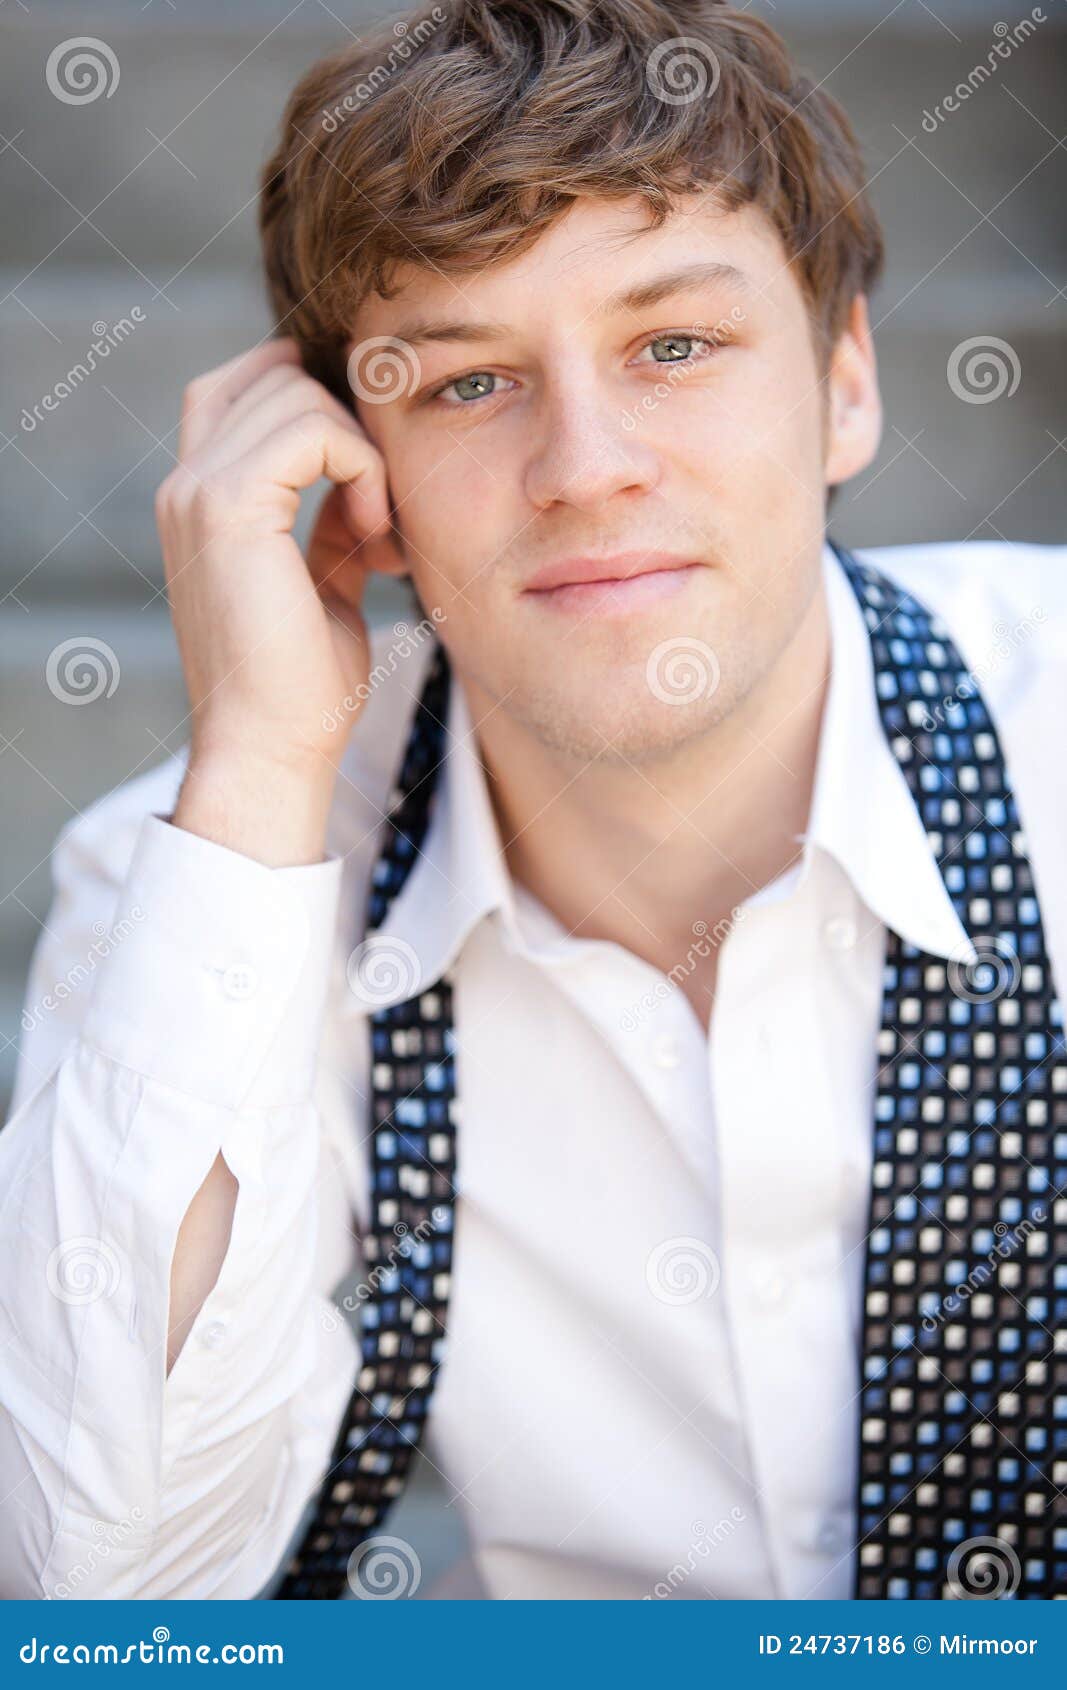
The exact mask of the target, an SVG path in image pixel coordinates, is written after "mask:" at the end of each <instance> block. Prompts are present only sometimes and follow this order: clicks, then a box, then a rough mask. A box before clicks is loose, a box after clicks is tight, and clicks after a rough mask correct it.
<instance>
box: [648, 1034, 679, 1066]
mask: <svg viewBox="0 0 1067 1690" xmlns="http://www.w3.org/2000/svg"><path fill="white" fill-rule="evenodd" d="M652 1060H653V1062H654V1063H655V1064H656V1067H657V1068H677V1066H678V1064H679V1063H680V1062H681V1060H682V1047H681V1045H680V1044H679V1043H678V1040H677V1039H675V1038H672V1037H671V1035H670V1034H669V1033H664V1034H662V1035H661V1036H660V1037H659V1038H658V1039H657V1040H656V1041H655V1043H654V1044H653V1046H652Z"/></svg>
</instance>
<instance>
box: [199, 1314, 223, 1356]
mask: <svg viewBox="0 0 1067 1690" xmlns="http://www.w3.org/2000/svg"><path fill="white" fill-rule="evenodd" d="M200 1342H201V1343H202V1344H203V1346H204V1348H205V1350H217V1349H219V1348H220V1346H221V1345H223V1344H224V1343H225V1342H226V1326H225V1323H224V1322H223V1321H221V1320H209V1321H208V1323H207V1325H206V1326H205V1327H204V1330H203V1331H202V1332H201V1334H200Z"/></svg>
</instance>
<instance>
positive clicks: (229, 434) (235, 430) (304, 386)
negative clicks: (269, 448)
mask: <svg viewBox="0 0 1067 1690" xmlns="http://www.w3.org/2000/svg"><path fill="white" fill-rule="evenodd" d="M280 375H281V377H282V379H281V380H280V381H278V382H277V383H276V384H275V386H274V388H273V390H268V391H267V392H266V393H265V394H263V393H260V395H259V397H258V399H257V398H256V397H255V396H254V394H255V390H256V389H257V388H259V386H260V384H259V382H254V383H253V384H252V386H251V387H250V388H246V389H245V391H244V393H242V394H241V396H240V398H239V399H237V400H235V401H234V403H233V406H232V407H231V408H230V410H229V411H227V413H226V414H225V416H223V417H222V419H221V420H220V422H219V426H218V428H217V429H216V431H215V434H214V435H213V437H212V439H211V441H210V443H209V445H208V446H206V447H205V449H204V450H203V451H202V452H201V453H199V454H198V455H197V457H196V459H195V461H194V465H193V467H195V469H196V471H197V473H198V474H199V475H202V476H205V475H209V474H210V473H211V472H212V471H214V470H219V469H224V468H225V467H226V466H227V464H232V463H236V462H237V460H238V458H242V457H244V456H245V455H246V454H249V453H251V452H253V451H255V450H256V448H257V447H258V446H259V445H260V444H261V443H262V441H264V440H266V439H268V437H269V436H270V435H272V434H274V433H275V432H276V431H277V430H278V429H280V428H281V427H282V426H283V425H284V424H285V423H287V422H291V421H292V420H294V419H295V418H296V417H300V416H303V415H304V414H305V413H308V412H312V411H318V410H321V411H324V412H325V413H327V414H328V415H329V416H331V417H333V418H334V419H335V420H336V421H337V422H338V423H340V424H341V426H342V427H344V428H350V429H352V430H353V432H354V433H356V434H358V435H361V436H362V437H363V438H366V436H365V435H364V434H363V430H362V429H361V428H360V426H359V423H358V422H357V421H356V419H355V417H353V416H352V415H351V414H350V412H348V411H346V410H345V408H344V406H343V405H342V404H341V403H340V401H339V400H337V399H335V398H334V396H333V394H332V393H328V392H327V391H326V389H325V388H324V387H323V386H322V385H321V383H320V382H317V381H315V380H313V378H312V377H311V376H309V375H306V374H305V373H304V372H303V370H293V369H284V370H282V371H281V372H280Z"/></svg>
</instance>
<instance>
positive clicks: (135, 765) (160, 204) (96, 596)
mask: <svg viewBox="0 0 1067 1690" xmlns="http://www.w3.org/2000/svg"><path fill="white" fill-rule="evenodd" d="M751 9H752V10H753V11H755V12H757V13H759V14H761V15H763V16H766V17H767V18H768V19H769V20H770V21H771V22H773V23H774V24H775V26H776V27H777V28H778V29H779V30H781V31H782V32H783V33H784V35H785V36H786V38H787V40H788V42H789V43H790V45H791V46H792V47H793V49H794V50H795V52H796V55H797V57H798V58H799V60H800V61H801V63H803V64H804V65H806V66H807V67H808V68H809V69H811V70H812V71H813V72H814V73H815V74H816V76H817V77H818V78H819V79H821V80H825V83H826V85H827V86H828V87H829V88H830V90H831V91H832V92H833V93H834V94H835V95H836V96H837V97H838V98H839V99H841V100H842V102H843V103H844V105H845V107H846V109H847V110H848V111H849V113H850V115H851V116H852V119H853V121H854V123H855V125H856V127H857V129H858V131H859V133H860V136H861V139H862V141H863V143H864V147H865V151H866V156H867V160H868V165H869V171H870V176H871V179H872V182H873V193H874V198H875V201H876V204H877V206H878V208H879V211H880V213H881V215H882V218H883V220H884V223H885V227H886V232H887V239H888V249H889V267H888V273H887V279H886V281H885V283H884V284H883V286H882V288H881V290H880V292H879V293H878V294H877V295H876V297H875V300H874V311H873V321H874V324H875V336H876V345H877V348H878V352H879V360H880V367H881V373H882V381H883V388H884V394H885V399H886V412H887V427H886V433H885V438H884V442H883V445H882V448H881V452H880V455H879V458H878V461H877V463H876V464H875V465H874V466H873V467H872V469H871V470H870V471H869V472H868V473H867V474H866V475H865V476H863V477H862V479H861V480H859V481H857V482H855V483H853V484H851V485H850V486H849V487H848V488H846V489H844V490H843V491H842V493H841V495H839V499H838V503H837V505H836V506H835V512H834V521H833V530H834V533H835V535H836V537H837V538H839V539H840V540H843V541H844V542H846V543H853V544H888V543H893V542H897V541H901V542H903V541H909V540H939V539H968V538H972V537H973V538H978V539H997V538H1001V537H1006V538H1009V539H1018V540H1037V541H1049V542H1058V543H1060V544H1063V543H1064V542H1065V541H1067V473H1065V471H1067V458H1065V455H1064V451H1065V448H1064V446H1063V445H1061V444H1059V442H1061V441H1063V440H1064V438H1065V437H1067V420H1065V417H1064V403H1063V398H1064V394H1065V392H1067V336H1065V333H1064V325H1065V320H1067V294H1065V293H1064V292H1063V291H1061V290H1063V289H1064V287H1065V284H1067V147H1065V146H1064V145H1063V140H1062V137H1063V127H1064V112H1065V109H1067V28H1065V23H1067V19H1065V16H1064V12H1065V8H1064V4H1063V0H1045V4H1044V6H1043V10H1044V12H1045V14H1046V17H1047V18H1048V19H1049V21H1047V22H1045V23H1044V24H1041V25H1039V27H1038V30H1037V33H1036V35H1035V36H1034V37H1033V38H1032V39H1031V40H1029V41H1028V42H1025V43H1024V44H1023V45H1021V46H1020V47H1018V48H1017V49H1016V50H1015V51H1014V52H1013V54H1012V56H1011V58H1010V59H1007V60H1005V61H1003V62H1002V63H1001V64H1000V65H999V68H998V70H997V72H996V74H995V76H993V77H992V78H991V79H990V80H989V81H988V82H986V83H985V84H984V85H983V86H981V87H980V88H979V89H977V91H976V92H975V93H974V94H973V95H972V96H971V98H970V99H969V100H968V101H966V103H964V104H963V105H962V106H961V109H960V110H959V111H957V112H956V113H954V114H952V115H950V116H949V117H948V118H947V120H946V121H945V122H944V123H943V124H941V125H940V127H939V128H938V129H937V131H936V133H935V134H933V135H931V134H928V133H926V132H925V131H924V130H923V128H922V118H923V113H924V110H927V109H932V108H933V106H934V105H935V104H937V103H938V102H939V101H943V99H944V97H945V95H946V94H947V93H950V92H951V90H952V89H953V88H954V87H955V86H956V84H957V83H959V82H960V81H961V80H962V79H963V78H965V77H966V75H967V73H968V72H969V71H970V70H971V69H972V67H973V66H974V65H975V64H976V63H978V62H981V61H984V60H985V59H986V55H987V54H988V52H989V50H990V48H991V46H992V45H993V43H994V41H995V40H996V39H997V36H996V35H995V34H994V26H995V25H996V24H997V23H998V22H1003V23H1006V24H1008V25H1014V24H1016V23H1017V22H1018V21H1019V19H1020V18H1022V17H1024V16H1028V15H1029V8H1028V7H1024V6H1022V5H1019V6H1018V7H1017V8H1016V6H1015V5H1014V4H1013V5H1009V6H1004V5H1000V4H999V3H998V4H996V5H994V4H988V5H987V4H985V3H981V0H931V3H930V4H929V5H927V4H924V3H923V0H899V3H898V4H896V5H890V4H888V3H885V0H882V3H879V4H874V3H873V0H872V3H870V4H867V3H864V0H822V3H821V4H819V5H815V4H812V3H810V0H789V3H788V4H786V3H785V0H779V4H777V5H773V6H772V5H770V4H764V3H760V4H756V5H754V6H753V7H752V8H751ZM400 10H401V8H398V7H390V6H376V7H371V6H365V5H363V4H342V3H340V0H334V3H333V5H332V10H331V9H328V8H327V6H326V5H325V4H322V3H320V0H302V3H296V4H292V5H289V4H284V3H283V0H256V3H252V0H236V3H235V0H217V3H214V4H209V3H207V0H199V3H198V0H193V3H190V0H148V3H147V4H142V3H141V0H131V3H128V4H118V3H109V4H96V5H73V4H65V3H62V0H52V3H44V0H6V4H5V5H4V7H3V11H2V14H0V38H2V42H3V52H2V55H0V64H2V71H0V77H2V86H0V93H2V101H0V110H2V112H3V118H2V123H0V131H2V133H0V194H2V208H3V215H2V217H0V241H2V247H0V282H2V285H0V372H2V381H0V501H2V510H3V523H2V526H0V728H2V735H3V737H2V738H0V778H2V814H3V821H4V825H3V829H2V833H0V853H2V855H0V1118H2V1112H3V1109H4V1108H5V1107H6V1099H7V1097H8V1096H9V1092H10V1084H11V1079H12V1075H13V1071H14V1063H15V1057H16V1050H17V1038H18V1017H19V1012H20V1008H21V1002H22V992H23V986H24V978H25V972H26V968H27V964H28V960H29V953H30V948H31V946H32V944H33V941H34V938H35V936H36V934H37V931H38V929H39V925H40V922H41V920H42V919H43V917H44V915H45V913H46V910H47V906H48V901H49V898H50V893H51V886H50V877H49V852H50V849H51V845H52V842H53V840H54V838H55V834H56V832H57V830H58V828H59V827H60V826H61V825H62V823H63V822H65V821H66V820H67V819H68V817H70V816H71V815H73V814H74V813H76V812H77V811H79V810H81V809H83V808H84V807H85V805H86V804H87V802H88V801H90V800H91V799H92V798H94V797H96V796H97V795H98V794H100V793H102V792H104V791H106V790H108V789H109V788H111V787H112V786H114V785H116V784H117V783H118V782H120V781H122V780H124V779H125V778H127V777H128V776H129V775H131V774H133V773H135V772H137V771H139V770H141V769H144V768H147V767H149V766H150V765H152V764H153V763H155V762H157V761H159V760H160V759H161V757H163V756H165V755H166V754H167V753H168V751H170V750H174V749H176V748H177V747H178V746H179V745H180V744H181V743H182V742H183V741H184V739H185V738H186V723H185V712H186V701H185V694H184V688H183V685H182V680H181V674H180V670H179V666H178V662H177V656H176V651H175V647H174V643H173V640H172V637H171V632H170V624H169V619H168V615H167V608H166V601H165V598H164V597H163V594H162V586H161V582H162V575H161V565H160V558H159V550H158V544H157V539H156V534H155V527H154V520H153V511H152V501H153V495H154V492H155V489H156V487H157V486H158V484H159V482H160V481H161V480H162V479H163V477H164V476H165V475H166V473H167V471H168V469H169V468H170V467H171V465H172V462H173V452H174V448H175V444H176V435H177V419H178V409H179V404H180V398H181V392H182V389H183V387H184V385H185V383H186V382H187V381H189V380H190V379H191V378H192V377H193V376H194V375H196V374H198V373H199V372H201V371H202V370H205V369H208V368H210V367H211V366H213V365H215V364H217V363H220V362H221V361H223V360H224V359H226V358H229V357H231V356H233V355H234V353H236V352H237V351H240V350H242V349H243V348H245V347H248V346H250V345H252V344H253V343H254V342H255V341H257V340H258V339H259V338H260V337H262V336H263V335H265V334H266V332H267V331H268V328H269V319H268V316H267V312H266V307H265V297H264V293H263V289H262V285H261V281H260V275H259V261H258V248H257V241H256V229H255V195H256V183H257V175H258V170H259V167H260V164H261V162H262V160H263V158H264V156H265V154H266V151H267V149H268V147H269V145H270V142H271V139H272V137H273V135H274V132H275V129H276V125H277V121H278V117H279V115H280V112H281V109H282V105H283V102H284V99H285V96H286V94H287V92H288V90H289V88H290V87H291V85H292V83H293V81H294V80H295V78H296V76H297V75H298V74H299V72H300V71H301V70H302V69H304V68H305V67H306V66H307V65H308V64H309V63H310V62H311V61H312V60H313V59H314V58H316V57H317V56H318V55H319V54H320V53H321V52H323V51H325V50H327V49H331V48H333V47H335V46H337V45H340V44H341V43H342V42H343V40H344V39H345V37H346V34H347V33H348V32H352V33H358V31H359V28H360V24H361V21H363V20H367V19H369V18H371V17H375V16H380V15H381V14H382V13H383V12H385V13H388V12H391V11H397V12H398V13H399V11H400ZM80 35H85V36H97V37H100V38H102V39H103V40H105V41H106V42H107V43H108V45H109V46H110V47H111V48H112V50H113V51H114V53H115V54H116V56H117V58H118V61H119V64H120V79H119V84H118V87H117V88H116V90H115V92H114V94H113V95H112V96H111V97H110V98H100V99H97V100H95V101H94V102H93V103H90V104H84V105H68V104H64V103H62V102H61V101H59V100H57V99H56V98H55V97H54V96H53V95H52V94H51V93H50V92H49V91H48V88H47V87H46V83H45V65H46V61H47V59H48V55H49V53H50V52H51V51H52V49H53V47H55V46H57V45H58V44H59V43H60V42H62V41H64V40H66V39H69V38H70V37H72V36H80ZM134 307H139V309H140V311H141V312H142V313H143V314H144V321H143V323H141V324H140V325H139V326H137V327H136V328H135V330H134V332H133V333H132V335H131V336H130V337H129V339H128V340H127V341H126V342H125V343H124V344H123V345H122V346H120V347H118V348H117V349H116V350H115V351H113V352H112V353H111V355H110V357H109V358H108V359H107V361H106V363H105V364H104V366H103V367H102V368H101V369H100V370H99V371H98V372H96V373H95V374H94V375H93V376H91V377H90V379H89V380H88V381H87V382H86V383H85V384H84V385H83V386H81V387H80V388H79V389H78V390H77V391H76V392H75V393H74V394H73V395H72V396H71V397H69V398H66V399H65V400H63V401H62V403H61V404H60V405H59V407H58V409H57V410H55V411H53V412H52V413H51V414H49V415H47V416H45V418H44V420H43V421H42V422H40V423H39V425H38V426H37V427H36V428H35V429H34V430H33V431H32V432H28V431H27V430H26V429H25V428H24V427H23V425H22V422H21V421H20V419H21V417H22V415H23V408H24V407H29V408H32V407H33V406H34V405H35V404H36V403H38V402H39V401H40V400H41V398H42V396H43V395H44V394H45V393H46V392H48V391H49V390H50V389H51V388H52V386H53V384H54V383H55V382H57V381H58V380H60V379H61V377H62V376H63V374H64V372H65V371H66V370H67V369H68V368H69V367H70V366H71V365H72V364H73V363H76V362H77V361H78V360H79V359H80V358H82V357H84V355H85V353H86V351H87V349H88V347H89V344H90V342H91V341H92V339H93V336H94V329H93V324H94V323H99V322H103V323H106V324H112V323H114V322H116V321H117V320H118V319H120V318H123V317H127V318H128V317H129V316H130V313H131V311H132V310H133V308H134ZM979 335H981V336H986V337H987V336H989V335H995V336H997V337H999V338H1001V339H1003V340H1005V341H1007V342H1008V343H1009V345H1010V347H1011V348H1012V349H1013V351H1014V353H1015V355H1016V356H1017V359H1018V361H1019V365H1020V368H1021V372H1022V373H1021V380H1020V383H1019V386H1018V388H1017V391H1016V392H1015V393H1014V394H1012V395H1010V396H1008V395H1004V396H1002V397H1000V398H999V399H997V400H996V401H995V402H993V403H988V404H975V403H965V402H963V401H961V400H960V399H959V398H958V397H957V396H956V395H955V394H954V393H953V391H952V390H951V388H950V386H949V383H948V380H947V377H946V370H947V364H948V360H949V357H950V355H951V353H952V352H953V349H954V348H955V347H956V346H957V345H959V343H960V342H961V341H963V340H965V339H968V338H970V337H972V336H979ZM315 497H317V493H316V495H315ZM394 610H395V601H391V600H390V599H389V597H388V590H387V591H386V592H385V593H384V594H381V595H379V596H378V597H377V598H376V600H375V601H374V604H373V606H372V614H374V615H377V616H383V615H389V614H391V613H392V612H393V611H394ZM79 636H90V637H91V638H93V639H98V640H104V641H106V642H107V643H108V645H109V646H111V648H112V649H113V650H114V652H115V653H116V655H117V658H118V660H119V663H120V668H121V681H120V684H119V685H118V687H117V688H116V690H115V691H114V693H113V695H112V696H111V697H110V698H108V697H101V698H99V699H97V700H96V701H94V702H93V703H91V704H87V705H81V706H72V705H70V704H65V703H62V702H61V701H60V700H59V699H57V698H56V697H55V696H53V694H52V692H51V691H50V690H49V687H48V685H47V681H46V663H47V660H48V657H49V654H50V653H51V652H52V651H53V650H54V649H55V647H56V646H57V645H58V644H60V643H61V642H63V641H65V640H68V639H72V638H75V637H79ZM404 1508H405V1510H407V1511H408V1512H407V1513H405V1514H404V1516H403V1517H401V1516H399V1515H398V1516H396V1517H394V1521H393V1523H392V1525H391V1528H390V1529H396V1530H397V1531H398V1532H399V1533H400V1535H405V1532H407V1533H408V1534H410V1536H411V1537H412V1538H413V1539H414V1540H415V1541H416V1542H417V1543H418V1544H419V1547H420V1552H421V1553H422V1554H423V1559H424V1565H425V1567H426V1571H427V1575H428V1576H429V1574H431V1573H432V1571H433V1569H434V1567H435V1566H437V1565H438V1564H443V1563H444V1562H445V1561H447V1559H448V1558H449V1555H450V1553H451V1544H452V1534H451V1532H450V1530H449V1529H448V1527H447V1526H443V1525H442V1521H443V1520H445V1518H446V1516H445V1514H444V1513H443V1511H442V1510H441V1508H440V1506H435V1505H433V1504H432V1502H431V1501H430V1500H429V1499H428V1498H427V1497H426V1496H425V1495H424V1493H423V1490H422V1487H418V1489H417V1491H416V1494H415V1496H414V1497H413V1498H412V1499H410V1500H409V1501H406V1502H405V1504H404ZM428 1521H429V1522H430V1523H429V1524H427V1522H428Z"/></svg>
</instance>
